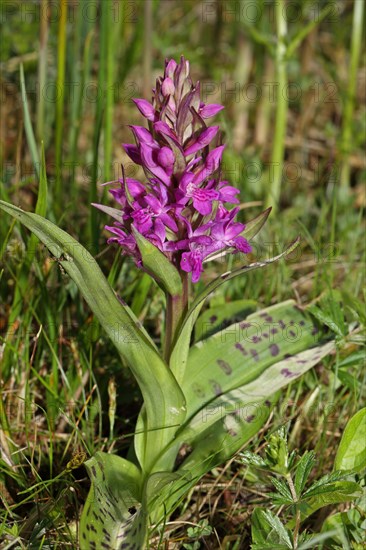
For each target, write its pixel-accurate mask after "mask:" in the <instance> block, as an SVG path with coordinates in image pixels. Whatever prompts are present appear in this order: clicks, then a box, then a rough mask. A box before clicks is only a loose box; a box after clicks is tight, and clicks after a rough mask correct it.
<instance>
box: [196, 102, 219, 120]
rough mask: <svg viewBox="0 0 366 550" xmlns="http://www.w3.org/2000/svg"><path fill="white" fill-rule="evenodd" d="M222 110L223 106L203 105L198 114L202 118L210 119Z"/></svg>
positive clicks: (214, 104) (216, 104)
mask: <svg viewBox="0 0 366 550" xmlns="http://www.w3.org/2000/svg"><path fill="white" fill-rule="evenodd" d="M222 109H225V107H224V106H223V105H219V104H218V103H212V104H211V105H205V106H204V107H202V108H201V109H200V111H199V114H200V115H201V117H202V118H210V117H212V116H215V115H217V113H219V112H220V111H222Z"/></svg>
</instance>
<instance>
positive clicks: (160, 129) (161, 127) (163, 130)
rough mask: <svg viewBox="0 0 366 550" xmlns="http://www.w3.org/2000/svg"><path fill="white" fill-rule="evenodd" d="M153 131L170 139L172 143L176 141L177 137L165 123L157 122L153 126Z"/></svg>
mask: <svg viewBox="0 0 366 550" xmlns="http://www.w3.org/2000/svg"><path fill="white" fill-rule="evenodd" d="M154 130H155V132H157V133H158V134H163V136H164V135H166V136H169V137H171V138H172V139H173V140H174V141H177V136H176V135H175V133H174V132H173V131H172V129H171V128H170V127H169V126H168V124H167V123H166V122H163V121H162V120H159V121H158V122H155V124H154Z"/></svg>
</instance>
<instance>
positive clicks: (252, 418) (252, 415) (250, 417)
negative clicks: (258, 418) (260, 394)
mask: <svg viewBox="0 0 366 550" xmlns="http://www.w3.org/2000/svg"><path fill="white" fill-rule="evenodd" d="M254 419H255V416H254V414H251V415H250V416H247V417H246V419H245V420H246V421H247V422H249V423H250V422H253V420H254Z"/></svg>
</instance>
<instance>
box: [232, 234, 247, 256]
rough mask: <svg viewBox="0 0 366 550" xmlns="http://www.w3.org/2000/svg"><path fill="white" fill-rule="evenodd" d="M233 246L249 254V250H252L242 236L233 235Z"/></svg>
mask: <svg viewBox="0 0 366 550" xmlns="http://www.w3.org/2000/svg"><path fill="white" fill-rule="evenodd" d="M233 243H234V246H235V248H236V249H237V250H240V252H243V254H249V252H251V251H252V247H251V246H250V244H249V243H248V241H247V240H246V239H244V237H235V239H233Z"/></svg>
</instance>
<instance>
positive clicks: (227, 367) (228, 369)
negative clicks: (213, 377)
mask: <svg viewBox="0 0 366 550" xmlns="http://www.w3.org/2000/svg"><path fill="white" fill-rule="evenodd" d="M217 364H218V365H219V367H220V369H222V370H223V371H224V373H225V374H227V375H229V374H231V373H232V372H233V369H232V368H231V367H230V365H229V363H227V362H226V361H224V360H223V359H218V360H217Z"/></svg>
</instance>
